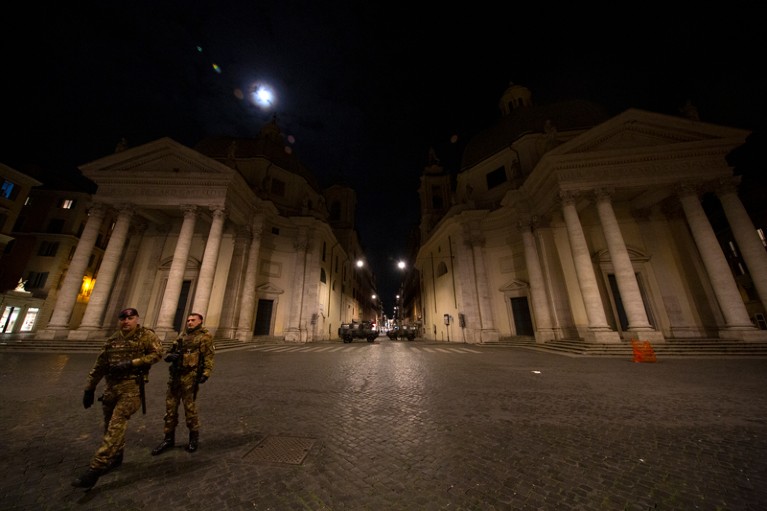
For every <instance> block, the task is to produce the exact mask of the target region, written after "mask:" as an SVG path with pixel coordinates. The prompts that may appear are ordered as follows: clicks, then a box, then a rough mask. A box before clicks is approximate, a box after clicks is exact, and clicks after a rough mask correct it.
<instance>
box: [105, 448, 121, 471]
mask: <svg viewBox="0 0 767 511" xmlns="http://www.w3.org/2000/svg"><path fill="white" fill-rule="evenodd" d="M122 464H123V451H120V452H118V453H117V456H115V459H113V460H112V463H110V464H109V466H108V467H107V468H106V470H105V471H104V473H107V472H109V471H110V470H114V469H116V468H119V467H120V465H122Z"/></svg>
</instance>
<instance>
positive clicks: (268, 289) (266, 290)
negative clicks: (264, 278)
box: [256, 282, 285, 295]
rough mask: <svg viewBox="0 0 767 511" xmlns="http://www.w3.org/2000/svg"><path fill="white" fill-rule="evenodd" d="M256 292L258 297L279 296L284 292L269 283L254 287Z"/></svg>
mask: <svg viewBox="0 0 767 511" xmlns="http://www.w3.org/2000/svg"><path fill="white" fill-rule="evenodd" d="M256 292H257V293H258V294H259V295H264V294H268V295H281V294H282V293H284V292H285V291H284V290H283V289H281V288H279V287H277V286H275V285H274V284H272V283H271V282H265V283H264V284H261V285H260V286H256Z"/></svg>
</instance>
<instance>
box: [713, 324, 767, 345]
mask: <svg viewBox="0 0 767 511" xmlns="http://www.w3.org/2000/svg"><path fill="white" fill-rule="evenodd" d="M719 337H720V338H721V339H737V340H739V341H746V342H748V341H754V342H764V341H767V330H760V329H758V328H756V327H752V328H748V327H745V328H744V327H732V328H723V329H721V330H719Z"/></svg>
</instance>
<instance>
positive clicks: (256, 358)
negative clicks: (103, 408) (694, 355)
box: [0, 337, 767, 511]
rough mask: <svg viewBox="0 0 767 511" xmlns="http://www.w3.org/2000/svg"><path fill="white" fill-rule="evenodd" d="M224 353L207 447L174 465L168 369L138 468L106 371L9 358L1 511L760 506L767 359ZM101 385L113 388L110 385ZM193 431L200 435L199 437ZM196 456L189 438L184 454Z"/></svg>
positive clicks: (139, 426) (408, 346) (275, 350)
mask: <svg viewBox="0 0 767 511" xmlns="http://www.w3.org/2000/svg"><path fill="white" fill-rule="evenodd" d="M300 348H301V349H300V350H299V349H296V347H295V346H285V345H280V346H263V345H259V346H252V347H247V348H244V349H241V350H236V351H222V352H220V353H218V355H217V361H216V368H215V370H214V372H213V375H212V377H211V379H210V381H209V382H208V383H206V384H205V385H203V386H202V387H201V390H200V397H199V405H200V413H201V419H202V429H201V436H200V449H199V450H198V451H197V452H196V453H194V454H189V453H187V452H185V451H184V449H183V447H182V446H181V445H179V446H177V447H176V448H174V449H172V450H171V451H169V452H166V453H164V454H162V455H160V456H152V455H151V454H150V451H151V449H152V447H154V446H155V445H156V444H157V443H159V441H160V440H161V439H162V416H163V413H164V410H163V400H164V392H165V380H166V377H167V365H166V364H165V363H164V362H160V363H159V364H158V365H157V366H155V367H154V368H153V369H152V372H151V374H150V383H149V384H148V386H147V391H148V396H147V414H146V415H141V413H140V412H139V414H137V415H136V416H134V417H133V418H132V419H131V421H130V424H129V429H128V436H127V442H128V443H127V447H126V453H125V461H124V463H123V465H122V466H121V467H120V468H118V469H116V470H114V471H112V472H110V473H108V474H106V475H104V476H103V477H102V478H101V479H100V480H99V482H98V483H97V485H96V486H95V487H94V488H93V489H91V490H90V491H83V490H82V489H77V488H73V487H71V486H70V483H71V481H72V480H73V479H74V478H75V477H76V476H77V475H78V474H79V473H80V472H81V471H83V470H84V469H85V468H86V467H87V464H88V461H89V459H90V457H91V455H92V454H93V452H94V451H95V449H96V447H97V446H98V443H99V440H100V433H101V427H102V426H101V422H100V421H101V413H100V410H99V407H98V406H94V407H92V408H90V409H88V410H85V409H83V407H82V404H81V400H82V392H81V389H82V386H83V384H84V381H85V377H86V374H87V372H88V370H89V369H90V366H91V364H92V362H93V360H94V358H95V356H94V355H92V354H81V353H80V354H75V353H46V354H39V353H10V352H0V388H1V389H2V390H1V391H0V427H1V428H2V436H0V457H1V458H2V460H3V463H2V468H0V509H2V510H4V511H10V510H34V511H40V510H68V509H74V510H107V509H108V510H120V511H126V510H139V509H141V510H155V509H157V510H160V509H163V510H177V509H179V510H180V509H183V510H211V511H219V510H257V511H258V510H264V511H265V510H276V511H282V510H355V511H356V510H376V511H378V510H512V509H514V510H656V509H657V510H685V511H687V510H693V509H700V510H757V509H758V510H761V509H764V506H765V503H767V393H766V392H765V389H767V360H765V359H755V360H752V359H735V360H717V359H669V360H663V359H660V358H659V360H658V362H656V363H634V362H633V361H632V360H631V359H630V358H627V359H616V358H583V357H578V358H574V357H567V356H562V355H556V354H550V353H542V352H537V351H530V350H525V349H520V348H509V347H498V346H474V345H465V344H451V345H445V344H430V343H426V342H418V341H416V342H412V343H409V342H407V341H396V342H395V341H389V340H388V339H385V338H383V337H381V338H379V340H378V341H376V342H375V343H366V342H355V343H352V344H342V343H340V341H339V342H338V343H330V344H329V343H326V344H308V345H301V346H300ZM102 388H103V384H102V385H100V386H99V391H98V392H97V395H98V393H99V392H100V391H101V389H102ZM177 433H178V434H177V437H178V438H179V439H180V440H182V441H185V440H186V428H185V427H184V426H183V425H182V426H181V429H179V430H178V432H177ZM179 443H182V444H183V442H179Z"/></svg>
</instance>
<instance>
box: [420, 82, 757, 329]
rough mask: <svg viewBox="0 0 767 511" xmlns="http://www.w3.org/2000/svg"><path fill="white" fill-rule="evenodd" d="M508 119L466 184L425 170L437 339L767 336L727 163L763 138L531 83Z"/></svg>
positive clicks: (433, 167) (423, 272)
mask: <svg viewBox="0 0 767 511" xmlns="http://www.w3.org/2000/svg"><path fill="white" fill-rule="evenodd" d="M500 110H501V114H502V115H501V116H500V118H499V119H498V121H497V123H496V124H494V125H492V126H489V127H488V128H487V129H486V130H485V131H484V132H481V133H480V134H478V135H477V136H476V137H474V138H473V139H472V140H471V141H469V142H468V144H467V145H466V147H465V150H464V152H463V156H462V162H461V167H460V170H459V171H458V172H457V173H456V172H453V171H451V169H445V168H443V166H442V164H441V162H440V161H439V158H438V155H436V154H432V157H431V158H430V161H429V162H428V164H427V165H426V167H425V169H424V171H423V173H422V177H421V185H420V189H419V194H420V202H421V222H420V233H419V234H420V247H419V250H418V254H417V257H416V262H415V270H416V275H417V280H418V283H419V285H418V287H417V291H418V293H419V295H420V296H419V298H418V300H411V302H412V303H413V304H415V307H416V308H417V310H413V311H411V316H412V317H418V318H421V322H422V328H423V330H422V333H423V335H424V337H425V338H426V339H430V340H441V341H447V340H451V341H463V342H469V343H487V342H497V341H499V340H504V339H509V338H517V337H518V338H530V339H532V338H534V339H535V342H537V343H547V342H552V341H557V340H580V341H582V342H585V343H621V342H628V341H630V340H632V339H642V340H649V341H653V342H664V341H667V340H671V339H683V338H687V339H691V338H720V339H737V340H744V341H748V340H765V339H767V330H764V328H765V327H766V326H767V325H765V324H764V315H765V310H766V309H767V251H765V244H764V238H763V233H762V232H761V231H760V230H759V229H758V228H757V227H756V226H755V225H754V224H753V222H752V220H751V219H750V217H749V215H748V214H747V212H746V209H745V208H744V206H743V203H742V201H741V199H740V198H739V196H738V193H737V191H738V185H739V179H740V178H739V176H736V175H735V174H734V172H733V168H732V167H731V166H730V165H729V164H728V162H727V156H728V154H730V153H731V152H732V151H733V150H734V149H736V148H738V147H740V146H742V145H743V144H744V142H745V140H746V137H747V136H748V135H749V132H748V131H745V130H741V129H735V128H731V127H726V126H720V125H714V124H710V123H706V122H702V121H701V120H699V119H698V118H697V115H695V112H694V111H691V113H690V115H688V116H685V117H682V116H669V115H662V114H658V113H653V112H649V111H643V110H637V109H629V110H626V111H624V112H622V113H620V114H618V115H615V116H609V115H607V114H606V113H605V111H604V110H603V109H602V108H601V107H599V106H598V105H596V104H594V103H591V102H588V101H579V100H573V101H567V102H561V103H557V104H551V105H543V106H537V105H535V104H534V103H533V101H532V96H531V93H530V91H529V90H528V89H527V88H526V87H523V86H520V85H515V84H511V85H510V86H509V88H508V89H507V90H506V91H505V92H504V94H503V96H502V98H501V101H500ZM716 212H719V215H718V217H719V218H723V219H725V221H726V224H727V226H728V232H729V233H731V237H730V238H727V239H724V238H723V237H722V236H721V230H720V229H714V227H712V221H711V219H710V218H712V217H714V216H716ZM718 236H719V237H718Z"/></svg>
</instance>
